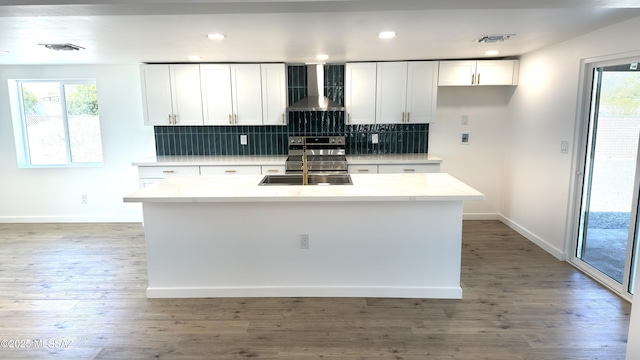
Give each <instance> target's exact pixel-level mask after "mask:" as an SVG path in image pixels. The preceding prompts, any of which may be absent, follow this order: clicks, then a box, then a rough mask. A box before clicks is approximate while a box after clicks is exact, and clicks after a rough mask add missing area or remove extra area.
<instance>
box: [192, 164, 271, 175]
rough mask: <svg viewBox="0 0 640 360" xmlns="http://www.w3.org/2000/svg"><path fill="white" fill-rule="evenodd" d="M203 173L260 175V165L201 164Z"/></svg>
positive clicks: (201, 172)
mask: <svg viewBox="0 0 640 360" xmlns="http://www.w3.org/2000/svg"><path fill="white" fill-rule="evenodd" d="M200 174H201V175H260V174H262V168H261V166H260V165H228V166H227V165H212V166H200Z"/></svg>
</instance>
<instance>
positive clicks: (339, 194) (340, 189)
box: [124, 173, 484, 202]
mask: <svg viewBox="0 0 640 360" xmlns="http://www.w3.org/2000/svg"><path fill="white" fill-rule="evenodd" d="M262 177H263V176H262V175H233V176H229V175H217V176H204V175H184V176H178V175H177V176H172V177H169V178H167V179H164V180H161V181H159V182H158V183H156V184H153V185H151V186H148V187H146V188H143V189H140V190H138V191H136V192H134V193H132V194H130V195H128V196H126V197H125V198H124V201H125V202H287V201H307V202H308V201H463V200H484V195H483V194H482V193H480V192H478V191H477V190H475V189H473V188H471V187H470V186H468V185H466V184H465V183H463V182H461V181H460V180H458V179H456V178H454V177H453V176H451V175H449V174H446V173H430V174H366V175H357V174H353V175H351V179H352V181H353V185H331V186H322V185H307V186H301V185H298V186H290V185H281V186H280V185H270V186H258V183H259V182H260V180H262Z"/></svg>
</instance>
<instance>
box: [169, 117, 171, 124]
mask: <svg viewBox="0 0 640 360" xmlns="http://www.w3.org/2000/svg"><path fill="white" fill-rule="evenodd" d="M169 125H171V114H169Z"/></svg>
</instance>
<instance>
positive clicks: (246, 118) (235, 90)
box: [231, 64, 262, 125]
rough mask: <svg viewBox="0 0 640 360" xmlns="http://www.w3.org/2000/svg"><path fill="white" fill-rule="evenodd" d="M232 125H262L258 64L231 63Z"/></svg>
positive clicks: (260, 83) (260, 79) (260, 85)
mask: <svg viewBox="0 0 640 360" xmlns="http://www.w3.org/2000/svg"><path fill="white" fill-rule="evenodd" d="M231 94H232V98H233V109H234V112H233V119H232V122H233V124H234V125H262V75H261V72H260V64H232V65H231Z"/></svg>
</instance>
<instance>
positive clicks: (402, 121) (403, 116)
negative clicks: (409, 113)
mask: <svg viewBox="0 0 640 360" xmlns="http://www.w3.org/2000/svg"><path fill="white" fill-rule="evenodd" d="M402 122H404V111H403V112H402Z"/></svg>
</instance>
